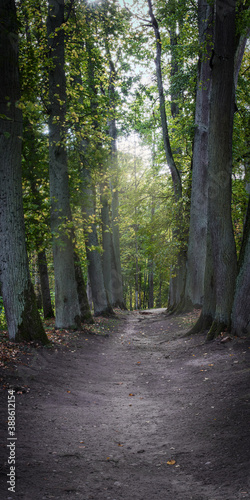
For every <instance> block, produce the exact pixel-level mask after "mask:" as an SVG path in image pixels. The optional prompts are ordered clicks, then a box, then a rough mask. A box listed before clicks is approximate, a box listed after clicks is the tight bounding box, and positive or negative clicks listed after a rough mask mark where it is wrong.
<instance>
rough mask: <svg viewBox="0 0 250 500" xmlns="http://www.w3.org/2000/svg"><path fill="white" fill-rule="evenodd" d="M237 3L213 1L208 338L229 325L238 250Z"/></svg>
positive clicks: (209, 151)
mask: <svg viewBox="0 0 250 500" xmlns="http://www.w3.org/2000/svg"><path fill="white" fill-rule="evenodd" d="M235 7H236V2H235V1H231V2H230V4H226V3H225V4H224V3H223V4H222V3H221V2H220V1H219V0H216V1H215V28H214V29H215V33H214V47H213V52H212V57H211V61H210V64H211V68H212V72H211V80H212V84H211V85H212V86H211V98H210V106H209V137H208V249H207V260H206V271H205V294H204V306H203V314H205V315H207V316H208V317H209V316H211V319H212V321H213V324H212V326H211V329H210V331H209V334H208V338H213V337H214V336H215V335H216V334H218V333H220V332H221V331H222V330H223V328H225V327H228V326H230V320H231V310H232V303H233V295H234V287H235V279H236V272H237V260H236V247H235V241H234V235H233V227H232V218H231V177H232V134H233V115H234V110H235V86H234V56H235V48H236V24H235ZM211 294H212V295H211Z"/></svg>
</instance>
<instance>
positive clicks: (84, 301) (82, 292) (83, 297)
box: [74, 250, 94, 323]
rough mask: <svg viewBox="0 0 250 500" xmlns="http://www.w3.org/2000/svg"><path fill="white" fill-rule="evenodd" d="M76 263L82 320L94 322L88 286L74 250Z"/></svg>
mask: <svg viewBox="0 0 250 500" xmlns="http://www.w3.org/2000/svg"><path fill="white" fill-rule="evenodd" d="M74 264H75V277H76V283H77V293H78V300H79V305H80V312H81V321H82V322H83V323H93V322H94V321H93V318H92V314H91V310H90V307H89V302H88V296H87V291H86V286H85V282H84V277H83V273H82V268H81V262H80V259H79V255H78V253H77V251H76V250H74Z"/></svg>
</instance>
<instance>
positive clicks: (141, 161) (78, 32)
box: [0, 0, 250, 343]
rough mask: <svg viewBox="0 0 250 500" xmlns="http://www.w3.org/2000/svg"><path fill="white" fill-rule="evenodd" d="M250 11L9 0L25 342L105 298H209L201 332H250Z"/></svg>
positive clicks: (15, 218) (12, 227)
mask: <svg viewBox="0 0 250 500" xmlns="http://www.w3.org/2000/svg"><path fill="white" fill-rule="evenodd" d="M249 7H250V5H249V1H248V0H239V1H237V2H236V1H234V0H230V1H229V2H225V1H223V0H215V1H214V2H206V1H205V0H198V2H193V1H186V0H185V1H184V0H178V1H177V0H170V1H168V2H165V1H162V0H156V1H155V2H154V4H152V3H151V0H148V1H147V2H146V1H144V2H143V1H140V0H138V1H137V0H136V1H134V2H124V3H123V2H122V3H120V2H118V1H116V0H114V1H110V0H102V1H97V2H86V1H78V0H69V1H64V0H49V1H48V2H47V1H43V0H42V1H39V2H33V1H31V0H21V1H16V2H14V1H13V0H0V25H1V30H0V48H1V57H0V66H1V83H0V92H1V99H0V151H1V164H0V178H1V194H0V224H1V231H0V239H1V241H0V243H1V248H0V271H1V275H0V276H1V295H2V303H1V326H2V328H5V326H6V325H5V322H7V327H8V332H9V337H10V338H11V339H15V340H21V339H26V340H31V339H36V340H41V341H42V342H43V343H46V342H47V341H48V339H47V337H46V334H45V332H44V328H43V325H42V321H41V314H42V313H41V310H42V309H43V315H44V317H45V318H48V317H52V316H53V315H54V310H55V314H56V319H55V321H56V327H57V328H72V327H74V328H79V327H80V325H81V322H86V321H91V318H92V313H91V310H90V308H92V307H93V311H94V314H95V315H105V314H107V315H110V314H113V310H114V308H115V307H121V308H125V307H127V308H130V309H133V308H136V309H138V308H147V307H150V308H151V307H168V310H169V312H172V313H174V312H179V311H183V310H187V309H190V308H193V307H202V313H201V316H200V319H199V321H198V323H197V324H196V325H195V327H194V329H193V331H201V330H204V329H207V330H208V338H209V339H211V338H214V336H216V335H218V334H219V333H220V332H221V331H224V330H225V329H228V330H231V331H232V332H234V333H235V334H237V335H246V334H250V316H249V314H250V313H249V311H250V309H249V300H250V273H249V264H250V232H249V228H250V219H249V216H250V212H249V185H250V184H249V183H250V180H249V129H250V128H249V104H250V103H249V78H248V74H249V67H250V59H249V57H250V53H249V43H248V36H249V32H250V30H249ZM86 285H88V286H86ZM86 288H87V289H88V290H87V291H88V296H87V294H86ZM39 310H40V313H39Z"/></svg>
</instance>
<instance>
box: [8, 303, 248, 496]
mask: <svg viewBox="0 0 250 500" xmlns="http://www.w3.org/2000/svg"><path fill="white" fill-rule="evenodd" d="M193 319H194V315H188V314H186V315H182V316H179V317H171V316H170V317H167V316H166V314H163V311H162V310H157V311H156V310H155V311H151V314H141V313H139V312H133V313H123V314H121V313H120V314H119V315H118V317H117V319H111V320H104V319H103V323H102V324H101V325H102V326H100V330H99V333H98V334H96V335H93V334H90V333H86V332H83V333H76V334H72V338H71V341H70V344H69V345H68V346H67V347H66V346H63V347H61V348H56V349H55V348H54V349H46V348H40V349H36V350H35V349H31V351H30V352H28V353H27V355H26V356H24V359H23V363H22V364H18V365H16V366H13V367H12V368H11V367H10V368H9V369H8V370H7V371H6V370H5V373H4V377H5V384H4V385H5V387H4V388H2V389H1V392H0V400H1V422H2V426H1V448H0V449H1V470H0V473H1V474H0V491H1V494H0V496H1V498H2V499H4V500H5V499H7V500H15V499H18V500H19V499H20V500H21V499H22V500H34V499H38V500H43V499H49V498H54V499H61V500H66V499H67V500H74V499H78V498H79V499H81V500H89V499H93V500H154V499H155V500H156V499H157V500H191V499H194V500H237V499H243V498H248V499H250V340H246V339H232V340H228V341H226V342H221V339H218V340H216V341H213V342H211V343H206V342H205V336H203V335H197V336H193V337H192V338H188V337H185V336H184V333H185V332H186V331H187V330H188V328H189V326H190V325H191V324H192V321H193ZM6 385H9V387H14V390H15V401H16V426H17V430H16V437H17V439H16V441H15V467H16V469H15V482H16V485H15V493H12V492H11V491H8V489H7V474H8V473H9V471H10V464H8V459H9V456H10V448H7V443H10V442H11V441H10V440H8V441H7V436H8V433H7V395H8V389H7V388H6ZM8 486H9V485H8Z"/></svg>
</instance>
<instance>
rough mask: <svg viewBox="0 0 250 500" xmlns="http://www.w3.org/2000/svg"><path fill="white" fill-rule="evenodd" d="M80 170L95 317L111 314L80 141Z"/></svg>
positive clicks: (92, 193) (92, 196) (86, 169)
mask: <svg viewBox="0 0 250 500" xmlns="http://www.w3.org/2000/svg"><path fill="white" fill-rule="evenodd" d="M81 159H82V165H83V166H82V170H81V180H82V183H81V194H82V213H83V217H84V219H85V222H84V226H85V227H84V235H85V244H86V254H87V259H88V272H89V279H90V283H91V293H92V300H93V304H94V314H95V316H101V315H110V314H113V310H112V307H111V305H110V303H109V300H108V296H107V292H106V289H105V285H104V278H103V269H102V262H101V255H100V252H99V250H98V247H99V241H98V237H97V230H96V224H95V220H94V219H95V200H94V192H93V189H92V180H91V175H90V171H89V170H88V168H87V167H86V166H84V161H85V158H84V145H83V141H82V155H81Z"/></svg>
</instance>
